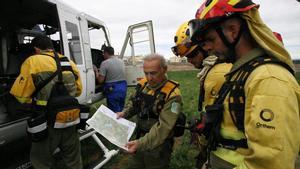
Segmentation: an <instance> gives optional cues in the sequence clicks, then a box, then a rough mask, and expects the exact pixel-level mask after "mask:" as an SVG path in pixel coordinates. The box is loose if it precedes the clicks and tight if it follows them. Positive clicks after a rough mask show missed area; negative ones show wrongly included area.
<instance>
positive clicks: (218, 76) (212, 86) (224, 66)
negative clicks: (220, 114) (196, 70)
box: [202, 63, 232, 108]
mask: <svg viewBox="0 0 300 169" xmlns="http://www.w3.org/2000/svg"><path fill="white" fill-rule="evenodd" d="M231 67H232V64H231V63H219V64H216V65H214V66H213V67H212V68H211V69H210V70H209V72H208V73H207V75H206V78H205V80H204V91H205V95H204V100H203V106H202V107H203V108H205V106H207V105H212V104H213V103H214V101H215V99H216V96H217V94H218V92H219V90H220V88H221V87H222V85H223V83H224V82H225V74H226V73H228V72H229V71H230V69H231Z"/></svg>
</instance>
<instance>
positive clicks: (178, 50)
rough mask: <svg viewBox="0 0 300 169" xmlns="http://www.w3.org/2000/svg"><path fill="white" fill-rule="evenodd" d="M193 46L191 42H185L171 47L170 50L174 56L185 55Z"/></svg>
mask: <svg viewBox="0 0 300 169" xmlns="http://www.w3.org/2000/svg"><path fill="white" fill-rule="evenodd" d="M193 46H194V43H193V42H186V43H182V44H179V45H176V46H173V47H172V52H173V53H174V55H176V56H180V57H183V56H185V55H186V54H187V53H188V52H189V51H190V49H191V48H192V47H193Z"/></svg>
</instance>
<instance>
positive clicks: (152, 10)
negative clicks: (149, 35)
mask: <svg viewBox="0 0 300 169" xmlns="http://www.w3.org/2000/svg"><path fill="white" fill-rule="evenodd" d="M62 1H63V2H65V3H66V4H69V5H71V6H72V7H74V8H76V9H77V10H79V11H83V12H85V13H87V14H89V15H91V16H94V17H96V18H98V19H100V20H102V21H104V22H105V23H106V26H107V27H108V29H109V31H110V38H111V42H112V46H113V47H114V48H115V50H116V52H117V53H119V52H120V51H121V48H122V45H123V42H124V39H125V33H126V31H127V27H128V26H129V25H132V24H135V23H138V22H143V21H147V20H152V21H153V26H154V39H155V43H156V44H155V46H156V52H157V53H161V54H163V55H164V56H165V57H167V58H169V57H170V56H172V52H171V50H170V48H171V47H172V46H173V45H174V42H173V39H174V35H175V32H176V30H177V28H178V27H179V26H180V24H182V23H183V22H185V21H188V20H190V19H192V18H194V16H195V12H196V10H197V8H198V7H199V6H200V4H201V3H202V2H203V1H202V0H197V1H195V0H120V1H112V0H62ZM254 2H256V3H258V4H260V9H259V10H260V13H261V17H262V18H263V20H264V22H265V23H266V24H267V25H268V26H269V27H270V28H271V29H272V30H273V31H276V32H279V33H281V35H282V37H283V41H284V44H285V46H286V47H287V48H288V50H289V52H290V53H291V55H292V58H293V59H296V58H297V59H300V3H299V2H297V1H296V0H254Z"/></svg>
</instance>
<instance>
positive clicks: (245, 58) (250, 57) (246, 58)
mask: <svg viewBox="0 0 300 169" xmlns="http://www.w3.org/2000/svg"><path fill="white" fill-rule="evenodd" d="M265 53H266V52H265V51H264V50H263V49H261V48H254V49H252V50H251V51H249V52H248V53H247V54H246V55H244V56H242V57H241V58H240V59H238V60H237V61H236V62H235V63H234V64H233V66H232V68H231V70H230V72H229V73H227V74H226V75H225V76H226V77H228V76H229V75H230V74H233V73H234V72H235V71H237V70H238V69H240V68H241V67H242V66H243V65H245V64H246V63H247V62H249V61H251V60H253V59H255V58H257V57H259V56H262V55H264V54H265Z"/></svg>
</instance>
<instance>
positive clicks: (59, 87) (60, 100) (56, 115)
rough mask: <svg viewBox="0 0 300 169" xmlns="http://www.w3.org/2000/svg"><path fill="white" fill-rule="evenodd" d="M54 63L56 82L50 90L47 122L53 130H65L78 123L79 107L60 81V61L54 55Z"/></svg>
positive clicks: (61, 80)
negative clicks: (56, 72) (56, 74)
mask: <svg viewBox="0 0 300 169" xmlns="http://www.w3.org/2000/svg"><path fill="white" fill-rule="evenodd" d="M54 54H55V57H54V59H55V61H56V65H57V71H58V81H57V82H55V84H54V85H53V87H52V89H51V94H50V97H49V99H48V103H47V121H48V124H50V126H52V127H54V128H67V127H70V126H74V125H76V124H78V123H79V122H80V105H79V102H78V100H77V99H76V98H75V97H74V96H71V95H70V94H69V92H68V90H67V88H66V87H65V85H64V83H63V79H62V71H63V69H62V66H61V63H60V62H61V61H60V60H59V57H58V55H57V54H56V53H54Z"/></svg>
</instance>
